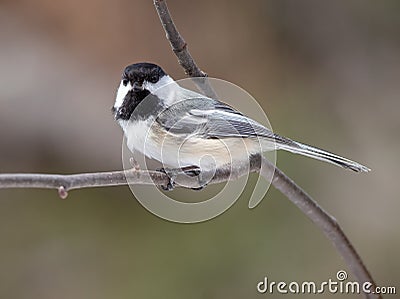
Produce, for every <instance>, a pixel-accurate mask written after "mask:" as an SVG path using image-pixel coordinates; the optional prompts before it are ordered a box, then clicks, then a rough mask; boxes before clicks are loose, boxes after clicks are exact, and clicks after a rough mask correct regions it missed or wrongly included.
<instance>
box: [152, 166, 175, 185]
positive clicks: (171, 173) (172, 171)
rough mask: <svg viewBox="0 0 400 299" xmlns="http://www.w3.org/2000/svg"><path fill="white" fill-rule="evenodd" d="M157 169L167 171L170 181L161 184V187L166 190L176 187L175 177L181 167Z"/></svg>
mask: <svg viewBox="0 0 400 299" xmlns="http://www.w3.org/2000/svg"><path fill="white" fill-rule="evenodd" d="M156 171H159V172H162V173H165V174H166V175H167V177H168V183H167V184H166V185H160V187H161V189H162V190H164V191H172V190H174V188H175V179H176V177H177V176H178V174H179V171H180V170H179V169H173V168H165V167H162V168H158V169H156Z"/></svg>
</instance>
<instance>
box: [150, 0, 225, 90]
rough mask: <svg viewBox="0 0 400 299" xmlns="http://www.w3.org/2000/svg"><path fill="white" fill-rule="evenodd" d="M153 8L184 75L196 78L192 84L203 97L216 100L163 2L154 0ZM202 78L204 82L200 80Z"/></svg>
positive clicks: (203, 73)
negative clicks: (203, 94)
mask: <svg viewBox="0 0 400 299" xmlns="http://www.w3.org/2000/svg"><path fill="white" fill-rule="evenodd" d="M154 6H155V7H156V10H157V13H158V16H159V17H160V21H161V25H162V26H163V28H164V31H165V34H166V37H167V39H168V40H169V42H170V45H171V48H172V51H173V52H174V53H175V55H176V57H177V58H178V63H179V64H180V65H181V66H182V68H183V69H184V70H185V74H186V75H188V76H189V77H198V78H199V79H197V80H195V81H194V83H195V84H196V85H197V87H198V88H200V90H202V91H203V92H204V93H205V95H207V96H209V97H211V98H216V97H217V94H216V93H215V91H214V89H213V88H212V86H211V85H210V84H208V83H207V79H206V77H207V74H206V73H205V72H203V71H202V70H201V69H200V68H199V67H198V66H197V64H196V62H195V61H194V59H193V57H192V55H190V52H189V50H188V46H187V43H186V42H185V40H184V39H183V37H182V36H181V35H180V33H179V31H178V29H177V28H176V26H175V24H174V21H173V20H172V18H171V15H170V13H169V11H168V7H167V3H166V1H163V0H154ZM202 77H204V78H205V79H204V80H201V79H200V78H202Z"/></svg>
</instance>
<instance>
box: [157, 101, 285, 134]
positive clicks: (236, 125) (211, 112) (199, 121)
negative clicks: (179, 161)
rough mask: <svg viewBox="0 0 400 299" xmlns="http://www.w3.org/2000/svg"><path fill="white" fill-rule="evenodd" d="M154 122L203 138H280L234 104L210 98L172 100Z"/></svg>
mask: <svg viewBox="0 0 400 299" xmlns="http://www.w3.org/2000/svg"><path fill="white" fill-rule="evenodd" d="M157 121H158V122H159V123H160V124H161V125H163V126H164V127H165V128H166V129H167V130H169V131H170V132H171V133H174V134H187V135H198V136H202V137H204V138H227V137H257V136H258V137H264V138H268V139H272V140H276V139H277V138H279V137H280V136H277V135H275V134H273V133H272V132H271V131H270V130H268V129H267V128H265V127H264V126H263V125H261V124H259V123H258V122H256V121H254V120H252V119H250V118H248V117H247V116H245V115H243V114H242V113H240V112H239V111H237V110H235V109H234V108H233V107H231V106H229V105H227V104H225V103H222V102H219V101H216V100H213V99H210V98H194V99H188V100H184V101H181V102H178V103H175V104H174V105H172V106H170V107H169V108H167V109H166V110H164V111H163V112H162V113H161V114H160V115H159V116H158V118H157Z"/></svg>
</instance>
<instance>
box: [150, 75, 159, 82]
mask: <svg viewBox="0 0 400 299" xmlns="http://www.w3.org/2000/svg"><path fill="white" fill-rule="evenodd" d="M149 81H150V82H151V83H157V81H158V76H157V75H153V76H151V77H150V80H149Z"/></svg>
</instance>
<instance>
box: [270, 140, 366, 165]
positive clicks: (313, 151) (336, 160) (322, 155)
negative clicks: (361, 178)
mask: <svg viewBox="0 0 400 299" xmlns="http://www.w3.org/2000/svg"><path fill="white" fill-rule="evenodd" d="M276 146H277V148H278V149H284V150H287V151H289V152H292V153H295V154H301V155H304V156H307V157H310V158H314V159H318V160H321V161H325V162H328V163H332V164H335V165H337V166H340V167H343V168H347V169H351V170H353V171H355V172H368V171H370V169H369V168H368V167H366V166H364V165H361V164H359V163H357V162H355V161H352V160H349V159H347V158H344V157H341V156H338V155H335V154H333V153H330V152H328V151H325V150H322V149H319V148H317V147H313V146H310V145H307V144H304V143H300V142H297V141H293V140H290V139H288V138H284V137H281V136H277V138H276Z"/></svg>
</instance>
